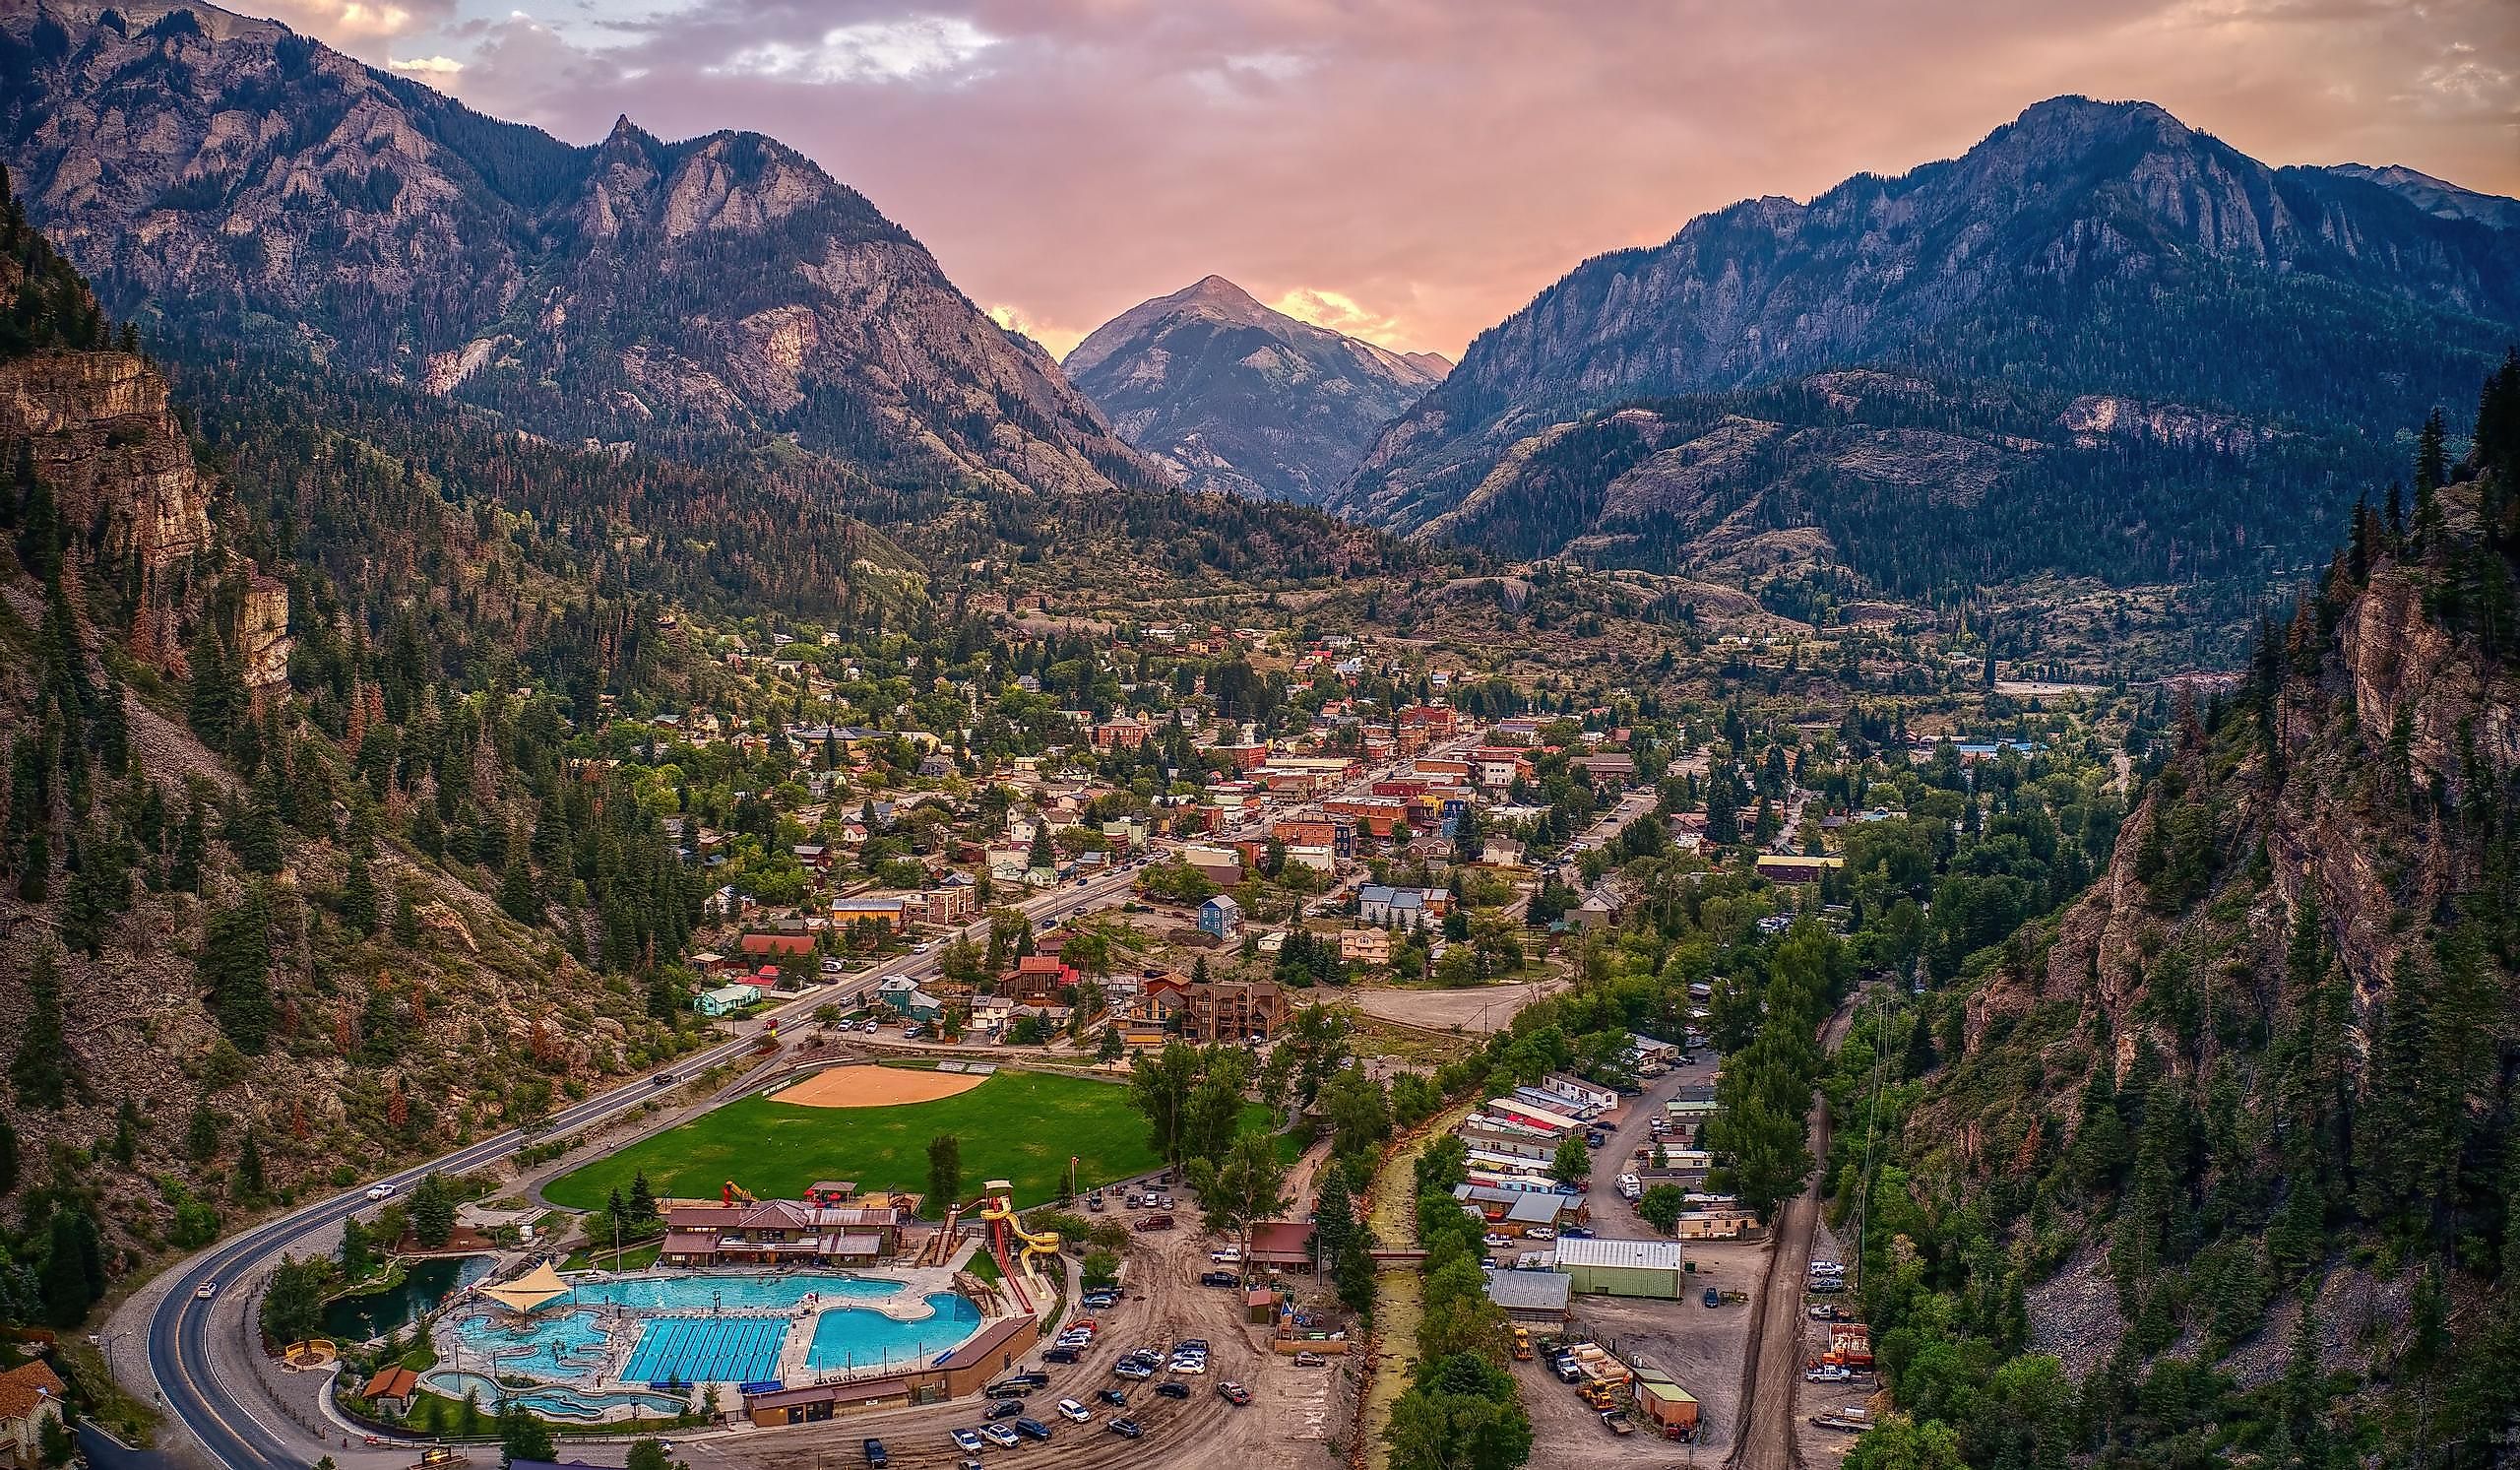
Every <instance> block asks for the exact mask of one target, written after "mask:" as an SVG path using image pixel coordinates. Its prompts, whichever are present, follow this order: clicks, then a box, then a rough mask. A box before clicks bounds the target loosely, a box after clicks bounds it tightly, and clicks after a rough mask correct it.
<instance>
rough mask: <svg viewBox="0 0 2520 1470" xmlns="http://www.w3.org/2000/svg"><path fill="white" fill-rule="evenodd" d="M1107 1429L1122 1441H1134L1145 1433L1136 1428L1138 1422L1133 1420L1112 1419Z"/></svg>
mask: <svg viewBox="0 0 2520 1470" xmlns="http://www.w3.org/2000/svg"><path fill="white" fill-rule="evenodd" d="M1108 1428H1109V1429H1110V1431H1111V1433H1113V1434H1115V1435H1117V1436H1119V1437H1120V1438H1123V1439H1134V1438H1137V1437H1138V1436H1140V1435H1143V1434H1145V1433H1146V1431H1145V1430H1142V1429H1140V1428H1138V1422H1137V1421H1136V1420H1134V1419H1114V1420H1112V1421H1111V1423H1110V1424H1109V1426H1108Z"/></svg>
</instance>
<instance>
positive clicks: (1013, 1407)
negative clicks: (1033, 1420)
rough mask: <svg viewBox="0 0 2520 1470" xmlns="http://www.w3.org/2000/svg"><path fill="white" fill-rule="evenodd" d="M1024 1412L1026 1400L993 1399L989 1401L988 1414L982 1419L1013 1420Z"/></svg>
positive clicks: (982, 1416)
mask: <svg viewBox="0 0 2520 1470" xmlns="http://www.w3.org/2000/svg"><path fill="white" fill-rule="evenodd" d="M1023 1412H1024V1400H1022V1399H1020V1398H993V1399H990V1400H989V1401H988V1412H987V1413H986V1414H983V1415H981V1416H980V1417H981V1418H983V1419H1011V1418H1013V1417H1014V1416H1016V1415H1018V1414H1021V1413H1023Z"/></svg>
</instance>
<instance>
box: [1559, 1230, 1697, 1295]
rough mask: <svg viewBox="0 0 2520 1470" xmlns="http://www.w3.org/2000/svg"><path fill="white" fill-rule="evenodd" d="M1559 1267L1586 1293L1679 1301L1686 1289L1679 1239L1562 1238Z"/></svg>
mask: <svg viewBox="0 0 2520 1470" xmlns="http://www.w3.org/2000/svg"><path fill="white" fill-rule="evenodd" d="M1557 1269H1558V1270H1560V1271H1563V1272H1565V1273H1566V1275H1567V1278H1568V1279H1569V1281H1570V1282H1571V1283H1572V1285H1573V1290H1575V1291H1576V1292H1577V1293H1579V1294H1582V1295H1585V1296H1600V1297H1655V1298H1660V1299H1661V1300H1664V1301H1667V1302H1675V1301H1677V1300H1679V1298H1680V1295H1681V1290H1682V1288H1681V1282H1680V1243H1679V1242H1677V1241H1614V1240H1607V1239H1596V1240H1572V1241H1559V1242H1558V1243H1557Z"/></svg>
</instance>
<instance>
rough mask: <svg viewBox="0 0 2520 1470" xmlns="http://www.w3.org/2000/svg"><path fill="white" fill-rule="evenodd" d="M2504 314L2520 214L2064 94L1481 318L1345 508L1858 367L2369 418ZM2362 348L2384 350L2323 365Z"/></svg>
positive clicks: (2262, 414) (2449, 384)
mask: <svg viewBox="0 0 2520 1470" xmlns="http://www.w3.org/2000/svg"><path fill="white" fill-rule="evenodd" d="M2515 331H2520V231H2513V230H2508V229H2499V228H2496V227H2494V226H2493V225H2492V224H2488V223H2483V222H2482V221H2480V220H2479V219H2475V218H2464V217H2462V218H2443V217H2442V216H2441V215H2439V214H2437V213H2433V212H2430V211H2427V209H2425V208H2423V207H2420V206H2419V205H2418V204H2416V203H2414V202H2411V201H2410V200H2409V199H2408V198H2407V197H2405V196H2404V194H2403V193H2402V192H2400V190H2399V189H2397V188H2395V187H2391V186H2388V185H2386V184H2384V183H2381V182H2375V181H2373V180H2371V179H2365V178H2358V177H2353V176H2349V175H2347V174H2343V173H2339V172H2336V171H2331V170H2322V169H2301V168H2285V169H2276V168H2269V167H2267V166H2265V165H2263V164H2261V163H2258V162H2257V161H2255V160H2251V159H2249V158H2247V157H2246V156H2244V155H2242V154H2240V153H2238V152H2237V151H2236V150H2234V149H2232V148H2230V147H2229V146H2227V145H2225V144H2223V143H2221V142H2219V141H2217V140H2215V139H2213V138H2211V137H2209V136H2207V135H2205V134H2202V133H2198V132H2196V131H2194V130H2192V129H2189V128H2187V127H2185V126H2183V125H2182V124H2180V123H2179V122H2178V121H2177V120H2176V119H2175V118H2173V117H2172V116H2171V115H2170V114H2169V113H2167V112H2165V111H2163V110H2162V109H2160V108H2159V107H2156V106H2152V105H2150V104H2147V103H2100V102H2093V101H2089V100H2086V99H2083V98H2079V97H2064V98H2057V99H2055V100H2052V101H2048V102H2043V103H2040V104H2039V105H2037V106H2035V107H2032V108H2030V109H2029V110H2028V111H2026V112H2024V113H2023V114H2022V115H2021V117H2020V118H2019V119H2018V120H2017V121H2015V122H2013V123H2011V124H2008V125H2006V126H2004V127H2001V128H1998V129H1997V130H1995V132H1994V133H1992V134H1991V135H1989V136H1988V137H1987V138H1986V139H1985V141H1984V142H1982V143H1980V144H1979V145H1978V146H1977V147H1975V148H1973V149H1971V150H1970V151H1969V152H1968V153H1967V154H1966V155H1964V156H1963V157H1961V158H1958V159H1954V160H1945V161H1941V162H1935V163H1928V164H1924V165H1922V166H1921V167H1918V168H1916V169H1913V170H1911V171H1909V172H1907V173H1905V174H1902V175H1899V176H1897V177H1888V178H1886V177H1881V176H1876V175H1862V176H1859V177H1856V178H1853V179H1850V180H1848V181H1846V182H1845V183H1843V184H1840V185H1839V186H1837V187H1836V188H1833V189H1831V190H1829V191H1827V192H1825V193H1823V194H1821V195H1819V196H1817V197H1815V198H1814V199H1812V200H1811V201H1810V202H1809V203H1807V204H1802V203H1796V202H1794V201H1791V200H1785V199H1758V200H1748V201H1744V202H1742V203H1740V204H1736V205H1733V206H1732V207H1731V208H1729V209H1725V210H1721V211H1718V212H1716V213H1714V214H1710V215H1706V216H1703V217H1701V218H1699V219H1697V220H1695V221H1692V222H1691V223H1690V224H1688V225H1687V226H1686V227H1684V228H1683V229H1681V230H1680V232H1679V233H1678V234H1676V235H1674V236H1673V237H1672V238H1671V240H1670V242H1668V243H1666V244H1664V245H1660V246H1654V247H1648V248H1640V249H1632V250H1623V251H1619V252H1615V253H1613V254H1608V255H1604V256H1600V257H1596V258H1595V259H1593V260H1590V261H1587V262H1585V263H1584V264H1583V265H1581V266H1579V267H1577V268H1576V269H1575V270H1574V271H1573V272H1570V273H1569V274H1568V275H1567V276H1566V277H1565V278H1563V279H1562V280H1560V281H1559V282H1557V283H1556V284H1555V285H1553V286H1551V287H1550V288H1547V289H1546V290H1544V291H1543V292H1542V293H1541V294H1540V295H1539V296H1538V297H1537V298H1535V299H1534V300H1533V301H1532V303H1531V304H1530V305H1528V306H1526V307H1525V308H1523V309H1522V310H1521V311H1519V312H1516V313H1515V314H1514V315H1513V316H1511V317H1509V318H1508V319H1507V320H1506V321H1504V322H1503V323H1501V324H1500V325H1498V326H1496V327H1494V328H1491V329H1490V330H1489V331H1487V332H1485V333H1482V334H1481V336H1480V338H1479V339H1478V340H1477V341H1476V342H1474V343H1473V344H1472V346H1471V349H1470V351H1469V352H1467V353H1465V354H1464V356H1463V358H1462V362H1461V364H1460V366H1459V367H1458V368H1456V369H1455V370H1454V372H1453V373H1452V374H1451V375H1450V376H1449V377H1447V378H1446V379H1445V380H1444V382H1443V383H1442V384H1441V385H1440V386H1439V387H1438V388H1436V389H1435V390H1434V391H1432V392H1430V393H1429V394H1428V395H1427V396H1426V397H1425V398H1424V399H1423V400H1422V401H1421V402H1419V403H1418V405H1417V406H1416V407H1414V408H1413V409H1412V410H1411V411H1410V412H1409V413H1408V414H1407V415H1404V416H1403V417H1402V418H1401V419H1400V420H1399V421H1397V422H1395V423H1394V424H1393V425H1392V426H1391V427H1390V428H1389V429H1387V430H1386V431H1385V432H1384V434H1383V436H1382V438H1381V439H1380V440H1379V441H1378V442H1377V443H1376V444H1375V446H1374V447H1373V449H1372V450H1371V451H1370V452H1369V453H1368V454H1367V456H1366V457H1365V460H1364V462H1363V464H1362V465H1361V467H1360V468H1359V469H1358V471H1357V474H1356V476H1355V479H1352V480H1351V482H1350V483H1349V484H1348V485H1347V486H1346V487H1345V488H1344V489H1343V490H1342V491H1341V492H1340V493H1339V494H1338V495H1337V496H1335V497H1333V499H1332V501H1331V506H1332V508H1333V509H1336V510H1339V511H1341V512H1343V513H1346V514H1350V515H1354V516H1356V517H1358V518H1361V519H1364V520H1366V521H1368V522H1370V523H1372V524H1376V525H1381V526H1385V527H1390V528H1396V529H1404V530H1405V529H1410V528H1416V527H1422V526H1425V525H1427V524H1428V523H1429V522H1432V521H1434V520H1435V519H1436V518H1437V517H1439V516H1442V515H1444V514H1446V513H1447V512H1449V511H1451V510H1452V509H1454V508H1455V507H1456V506H1457V505H1459V504H1460V503H1461V501H1462V499H1463V498H1464V497H1465V496H1467V495H1468V494H1470V493H1471V491H1472V490H1473V489H1474V488H1475V487H1477V486H1478V485H1479V484H1480V483H1481V480H1482V479H1484V477H1485V476H1486V474H1487V472H1488V471H1489V470H1490V469H1491V468H1493V467H1494V466H1495V465H1496V464H1497V462H1498V461H1499V460H1500V459H1501V458H1503V457H1504V456H1505V455H1506V454H1507V453H1508V452H1509V451H1510V450H1511V449H1512V447H1513V446H1514V445H1515V444H1517V443H1519V442H1521V441H1523V440H1525V439H1528V438H1530V437H1531V436H1532V435H1534V434H1537V433H1541V432H1543V431H1544V430H1545V429H1547V428H1548V427H1549V426H1550V425H1552V424H1557V423H1564V422H1568V421H1572V420H1573V419H1574V418H1576V417H1577V416H1579V415H1581V414H1583V413H1585V412H1588V411H1593V410H1598V409H1604V408H1609V407H1614V406H1616V405H1617V404H1619V403H1621V402H1624V401H1627V400H1630V399H1635V398H1640V397H1651V396H1667V395H1680V394H1693V393H1716V392H1724V391H1730V390H1734V389H1738V388H1741V387H1744V386H1748V385H1755V384H1760V383H1765V382H1774V381H1781V380H1787V379H1791V378H1795V377H1797V376H1801V375H1806V374H1809V373H1811V372H1814V371H1821V370H1828V369H1832V368H1839V367H1852V366H1863V365H1875V366H1883V367H1888V368H1892V369H1895V370H1904V371H1922V372H1924V373H1926V374H1928V375H1931V376H1933V377H1936V378H1939V379H1945V380H1967V379H1982V378H1983V379H2002V380H2005V381H2007V382H2008V383H2010V384H2011V385H2012V386H2015V387H2022V388H2030V389H2035V390H2039V391H2043V392H2051V393H2056V394H2060V395H2064V396H2069V397H2070V396H2074V395H2082V394H2098V395H2109V396H2113V397H2123V398H2129V399H2137V400H2143V401H2146V402H2154V403H2169V404H2181V405H2186V406H2189V408H2190V409H2192V410H2193V411H2194V412H2198V413H2209V414H2237V415H2246V416H2250V417H2255V418H2261V419H2267V420H2273V421H2283V422H2289V423H2292V424H2295V425H2297V426H2304V427H2309V428H2315V429H2318V430H2320V431H2329V430H2334V431H2338V432H2345V433H2362V434H2366V435H2368V434H2376V433H2380V432H2387V431H2394V430H2395V429H2396V428H2397V427H2398V426H2400V425H2402V424H2403V423H2406V422H2409V421H2414V420H2416V419H2420V418H2421V417H2422V416H2423V415H2424V414H2425V412H2426V411H2428V409H2429V408H2430V407H2432V406H2433V405H2434V404H2435V403H2438V402H2442V401H2446V400H2451V399H2455V398H2457V397H2460V396H2463V395H2464V394H2465V393H2466V392H2467V391H2468V389H2469V385H2471V384H2473V383H2474V382H2475V381H2476V379H2477V378H2478V376H2480V375H2481V374H2482V372H2483V370H2484V369H2485V367H2486V366H2487V365H2488V364H2489V363H2490V362H2491V361H2492V360H2494V359H2495V358H2496V357H2498V356H2499V354H2500V352H2501V349H2502V347H2503V346H2504V344H2505V341H2506V340H2507V337H2508V335H2509V334H2511V333H2513V332H2515ZM2279 344H2280V346H2279ZM2348 360H2351V361H2358V362H2362V363H2365V364H2368V365H2369V366H2371V367H2372V368H2373V369H2374V371H2372V372H2370V373H2367V374H2355V375H2352V377H2353V379H2354V380H2353V381H2352V382H2350V383H2349V382H2340V381H2337V380H2336V378H2335V375H2333V374H2328V373H2326V372H2325V371H2324V369H2323V368H2320V369H2317V370H2313V369H2312V368H2311V367H2310V366H2309V364H2312V363H2320V364H2324V363H2329V362H2335V361H2348Z"/></svg>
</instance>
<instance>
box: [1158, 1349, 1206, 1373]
mask: <svg viewBox="0 0 2520 1470" xmlns="http://www.w3.org/2000/svg"><path fill="white" fill-rule="evenodd" d="M1165 1367H1166V1368H1168V1369H1170V1370H1171V1371H1172V1372H1174V1373H1177V1374H1191V1375H1194V1376H1195V1375H1197V1374H1203V1373H1206V1372H1207V1371H1208V1355H1207V1354H1205V1353H1200V1354H1198V1355H1196V1356H1194V1357H1188V1358H1184V1357H1180V1356H1178V1355H1175V1356H1174V1358H1173V1360H1172V1361H1171V1362H1170V1363H1167V1364H1166V1365H1165Z"/></svg>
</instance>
